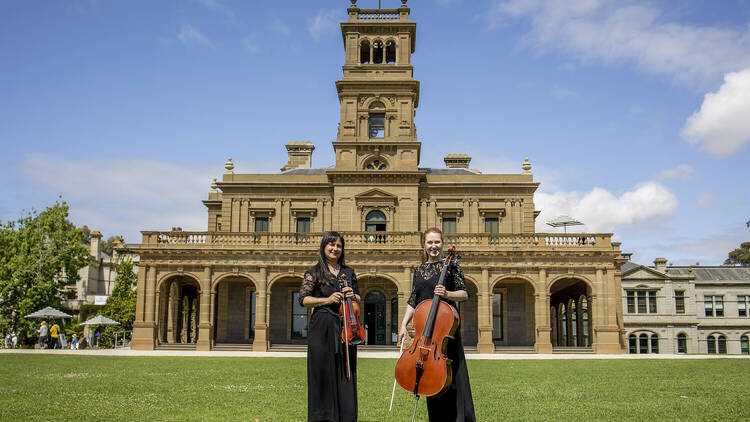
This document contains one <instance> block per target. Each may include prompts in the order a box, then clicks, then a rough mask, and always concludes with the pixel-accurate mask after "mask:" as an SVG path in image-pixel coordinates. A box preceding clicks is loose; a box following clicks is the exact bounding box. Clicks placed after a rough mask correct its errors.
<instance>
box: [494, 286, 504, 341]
mask: <svg viewBox="0 0 750 422" xmlns="http://www.w3.org/2000/svg"><path fill="white" fill-rule="evenodd" d="M492 339H493V340H502V339H503V294H502V293H494V294H493V295H492Z"/></svg>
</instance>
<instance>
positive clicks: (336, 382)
mask: <svg viewBox="0 0 750 422" xmlns="http://www.w3.org/2000/svg"><path fill="white" fill-rule="evenodd" d="M312 274H314V272H313V268H310V269H309V270H307V272H306V273H305V277H304V279H303V280H302V286H301V287H300V291H299V301H300V304H302V300H303V299H304V298H305V297H308V296H311V297H329V296H331V295H332V294H333V293H334V292H337V291H339V288H338V283H339V277H338V276H337V277H335V278H333V277H332V278H331V279H330V280H314V278H313V275H312ZM341 274H346V277H347V278H346V279H347V280H348V282H349V285H350V286H351V287H352V289H353V290H354V293H355V294H357V295H359V287H358V286H357V276H356V275H355V274H354V270H353V269H352V268H350V267H342V268H341V271H340V272H339V275H341ZM345 353H346V351H345V349H344V345H343V343H342V342H341V317H340V316H339V305H338V304H333V305H326V306H318V307H316V308H314V310H313V313H312V316H311V317H310V328H309V330H308V335H307V419H308V420H309V421H334V422H350V421H356V420H357V349H356V348H355V347H353V346H349V365H350V370H351V379H347V378H346V358H345V356H346V354H345Z"/></svg>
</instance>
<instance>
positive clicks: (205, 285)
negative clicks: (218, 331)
mask: <svg viewBox="0 0 750 422" xmlns="http://www.w3.org/2000/svg"><path fill="white" fill-rule="evenodd" d="M200 284H201V292H200V300H199V302H200V310H199V312H200V314H199V318H198V321H199V322H198V342H197V343H196V344H195V350H211V345H212V344H213V338H212V335H213V329H212V328H213V324H214V321H213V318H212V317H213V316H212V315H211V302H212V301H211V267H204V268H203V276H202V277H201V280H200Z"/></svg>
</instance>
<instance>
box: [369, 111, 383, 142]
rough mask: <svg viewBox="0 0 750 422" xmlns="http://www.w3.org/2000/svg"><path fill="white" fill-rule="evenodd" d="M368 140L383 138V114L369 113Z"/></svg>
mask: <svg viewBox="0 0 750 422" xmlns="http://www.w3.org/2000/svg"><path fill="white" fill-rule="evenodd" d="M370 138H378V139H382V138H385V114H384V113H370Z"/></svg>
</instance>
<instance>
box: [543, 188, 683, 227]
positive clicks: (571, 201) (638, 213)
mask: <svg viewBox="0 0 750 422" xmlns="http://www.w3.org/2000/svg"><path fill="white" fill-rule="evenodd" d="M677 204H678V202H677V198H676V197H675V196H674V194H673V193H672V192H671V191H670V190H669V189H668V188H667V187H665V186H663V185H661V184H659V183H656V182H653V181H649V182H645V183H642V184H640V185H638V186H635V187H634V188H633V189H631V190H630V191H628V192H625V193H623V194H622V195H620V196H619V197H618V196H615V195H614V194H612V193H611V192H609V191H607V190H606V189H602V188H599V187H595V188H594V189H592V190H591V191H589V192H586V193H580V192H576V191H571V192H566V191H557V192H553V193H544V192H539V193H537V194H536V195H535V205H536V208H537V209H540V210H541V211H542V213H541V214H540V215H539V217H538V218H537V220H536V221H537V224H536V226H537V227H536V228H537V231H539V232H548V231H550V228H549V226H547V225H546V222H547V221H549V220H552V219H554V218H556V217H558V216H560V215H569V216H571V217H573V218H576V219H578V220H579V221H581V222H583V223H584V224H585V226H583V229H582V230H585V231H587V232H613V231H614V230H615V228H617V227H622V226H627V225H632V224H635V223H642V222H646V221H650V220H653V219H656V218H664V217H669V216H672V215H673V214H674V213H675V212H676V210H677Z"/></svg>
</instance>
